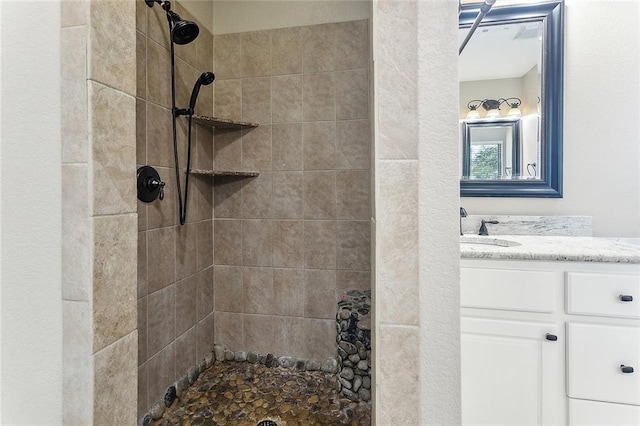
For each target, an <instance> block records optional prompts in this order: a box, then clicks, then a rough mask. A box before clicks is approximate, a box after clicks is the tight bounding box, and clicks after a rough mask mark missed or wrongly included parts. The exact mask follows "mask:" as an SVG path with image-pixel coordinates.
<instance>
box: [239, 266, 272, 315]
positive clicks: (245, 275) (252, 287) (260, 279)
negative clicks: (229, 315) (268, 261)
mask: <svg viewBox="0 0 640 426" xmlns="http://www.w3.org/2000/svg"><path fill="white" fill-rule="evenodd" d="M242 282H243V290H242V291H243V297H244V312H245V313H247V314H267V315H269V314H273V313H274V291H273V269H272V268H254V267H243V268H242Z"/></svg>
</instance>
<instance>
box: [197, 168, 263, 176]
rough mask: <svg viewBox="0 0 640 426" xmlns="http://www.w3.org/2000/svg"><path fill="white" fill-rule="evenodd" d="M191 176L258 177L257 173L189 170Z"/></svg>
mask: <svg viewBox="0 0 640 426" xmlns="http://www.w3.org/2000/svg"><path fill="white" fill-rule="evenodd" d="M190 173H191V174H192V175H201V176H211V177H221V176H230V177H237V178H247V177H256V176H259V175H260V173H258V172H235V171H228V170H201V169H191V172H190Z"/></svg>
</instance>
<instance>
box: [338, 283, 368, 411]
mask: <svg viewBox="0 0 640 426" xmlns="http://www.w3.org/2000/svg"><path fill="white" fill-rule="evenodd" d="M336 328H337V336H336V343H337V344H338V367H339V371H338V391H339V392H340V394H341V395H342V396H344V397H346V398H348V399H350V400H351V401H354V402H360V401H365V402H368V401H371V291H364V290H350V291H348V292H347V294H346V295H345V297H344V298H343V299H342V300H340V301H339V302H338V312H337V313H336Z"/></svg>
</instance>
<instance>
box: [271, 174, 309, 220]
mask: <svg viewBox="0 0 640 426" xmlns="http://www.w3.org/2000/svg"><path fill="white" fill-rule="evenodd" d="M303 212H304V175H303V172H276V173H273V217H274V218H280V219H301V218H302V216H303Z"/></svg>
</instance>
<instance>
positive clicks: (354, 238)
mask: <svg viewBox="0 0 640 426" xmlns="http://www.w3.org/2000/svg"><path fill="white" fill-rule="evenodd" d="M336 235H337V255H336V257H337V262H338V265H337V266H338V268H339V269H357V270H365V271H366V270H369V268H370V265H371V260H370V259H371V253H370V252H371V249H370V247H371V224H370V223H369V221H342V220H340V221H338V223H337V232H336Z"/></svg>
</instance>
